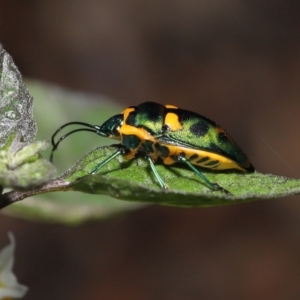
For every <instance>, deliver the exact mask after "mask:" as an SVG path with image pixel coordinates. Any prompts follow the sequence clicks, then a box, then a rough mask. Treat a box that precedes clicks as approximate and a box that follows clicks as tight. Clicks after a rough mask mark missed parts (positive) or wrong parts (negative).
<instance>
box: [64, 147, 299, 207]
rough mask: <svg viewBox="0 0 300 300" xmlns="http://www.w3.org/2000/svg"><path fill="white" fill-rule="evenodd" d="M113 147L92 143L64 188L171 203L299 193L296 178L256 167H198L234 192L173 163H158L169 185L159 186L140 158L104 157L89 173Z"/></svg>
mask: <svg viewBox="0 0 300 300" xmlns="http://www.w3.org/2000/svg"><path fill="white" fill-rule="evenodd" d="M114 151H115V148H114V147H103V148H98V149H95V150H94V151H92V152H90V153H89V154H87V155H86V156H85V157H84V158H83V159H82V160H80V161H79V162H78V163H77V164H76V166H75V167H74V168H71V169H70V170H69V171H68V172H66V173H65V174H64V175H62V176H61V177H60V178H61V179H64V180H65V181H67V182H71V183H70V186H69V187H68V188H70V187H71V188H72V190H75V191H81V192H85V193H93V194H106V195H109V196H112V197H115V198H117V199H122V200H129V201H138V202H146V203H158V204H164V205H175V206H185V207H186V206H190V207H194V206H214V205H225V204H230V203H238V202H249V201H254V200H259V199H271V198H275V197H283V196H288V195H293V194H300V180H299V179H288V178H285V177H282V176H274V175H265V174H260V173H258V172H255V173H237V172H213V171H205V170H204V169H202V170H201V171H202V172H203V174H204V175H205V176H206V177H207V178H208V179H209V180H210V181H212V182H217V183H218V184H219V185H221V186H222V187H224V188H225V189H227V190H229V191H230V192H231V193H232V195H225V194H224V193H222V192H217V191H212V190H211V189H210V188H209V187H207V186H206V185H205V184H204V183H203V181H202V180H201V179H200V178H199V177H198V176H197V175H196V174H195V173H194V172H192V171H191V170H190V169H188V168H186V167H184V166H182V165H180V164H176V165H173V166H165V165H163V164H158V165H157V170H158V172H159V173H160V175H161V177H162V178H163V179H164V180H165V181H166V183H167V184H168V185H169V190H167V191H165V190H162V189H160V187H159V186H158V183H157V182H156V180H155V178H154V176H153V174H152V172H151V170H150V168H149V166H148V164H147V162H146V161H145V160H144V159H143V158H137V159H136V160H133V161H127V162H126V161H123V159H122V158H121V157H119V158H118V159H115V160H113V161H111V162H110V163H108V164H107V165H106V166H104V167H103V168H102V169H101V172H99V174H95V175H88V174H89V171H90V170H92V169H93V168H94V167H95V166H96V165H97V164H98V163H99V162H101V161H103V159H104V158H106V157H108V156H109V155H111V154H112V153H113V152H114Z"/></svg>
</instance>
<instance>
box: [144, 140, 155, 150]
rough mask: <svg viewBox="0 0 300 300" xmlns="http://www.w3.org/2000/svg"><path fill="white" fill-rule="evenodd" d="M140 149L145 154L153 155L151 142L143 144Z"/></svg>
mask: <svg viewBox="0 0 300 300" xmlns="http://www.w3.org/2000/svg"><path fill="white" fill-rule="evenodd" d="M142 148H143V150H144V151H145V152H146V153H153V152H154V149H153V142H151V141H145V142H143V144H142Z"/></svg>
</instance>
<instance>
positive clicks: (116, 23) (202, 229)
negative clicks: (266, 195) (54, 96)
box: [0, 0, 300, 300]
mask: <svg viewBox="0 0 300 300" xmlns="http://www.w3.org/2000/svg"><path fill="white" fill-rule="evenodd" d="M299 34H300V4H299V1H292V0H288V1H283V0H282V1H280V0H275V1H266V0H262V1H251V0H248V1H246V0H245V1H238V0H228V1H220V0H213V1H212V0H210V1H209V0H203V1H199V0H197V1H196V0H172V1H170V0H160V1H159V0H152V1H142V0H127V1H122V0H109V1H108V0H107V1H95V0H86V1H71V0H69V1H66V0H65V1H59V0H52V1H39V0H35V1H34V0H26V1H24V0H15V1H14V0H1V2H0V42H1V43H2V45H3V46H4V48H5V49H6V50H7V51H8V52H9V53H10V54H11V55H12V56H13V57H14V60H15V62H16V64H17V65H18V66H19V68H20V70H21V72H22V74H23V75H25V76H30V77H34V78H38V79H43V80H47V81H51V82H55V83H57V84H60V85H63V86H66V87H69V88H72V89H78V90H86V91H89V92H97V93H102V94H104V95H107V96H110V97H111V98H112V99H116V100H117V101H119V102H122V103H123V104H124V105H128V104H138V103H140V102H143V101H149V100H150V101H156V102H161V103H165V104H166V103H172V104H175V105H178V106H183V107H185V108H188V109H192V110H195V111H197V112H199V113H201V114H203V115H206V116H208V117H210V118H212V119H213V120H216V121H218V122H219V123H220V124H222V125H223V126H224V127H225V128H226V129H227V130H228V131H229V132H230V133H231V135H232V136H234V138H235V140H237V141H238V143H239V144H240V145H241V147H242V148H243V149H244V150H245V151H246V152H247V154H248V156H249V157H250V159H251V161H252V162H253V164H254V165H255V167H256V168H257V169H258V170H259V171H261V172H265V173H273V174H281V175H285V176H289V177H298V178H299V176H300V172H299V169H300V161H299V151H300V142H299V141H300V138H299V107H300V106H299V98H300V38H299ZM272 149H273V150H272ZM83 199H84V195H83ZM0 222H1V226H0V231H1V233H0V237H1V238H0V240H1V245H5V244H6V243H7V237H6V232H7V231H8V230H12V231H13V232H14V234H15V235H16V238H17V254H16V265H15V271H16V273H17V275H18V278H19V280H20V282H21V283H24V284H27V285H28V286H29V287H30V292H29V293H28V295H27V296H26V297H25V298H24V299H32V300H36V299H39V300H40V299H43V300H48V299H49V300H53V299H64V300H68V299H73V300H75V299H102V300H112V299H117V300H118V299H122V300H127V299H128V300H135V299H139V300H144V299H145V300H148V299H149V300H150V299H159V300H160V299H175V300H177V299H178V300H185V299H189V300H190V299H299V298H300V284H299V282H300V204H299V197H293V198H288V199H280V200H274V201H270V202H257V203H251V204H244V205H235V206H229V207H221V208H206V209H176V208H171V207H159V206H151V207H148V208H146V209H144V210H140V211H136V212H132V213H129V214H127V215H125V216H121V217H120V216H119V217H117V218H114V219H111V220H109V221H106V222H99V223H93V224H86V225H84V226H81V227H78V228H66V227H63V226H58V225H55V226H54V225H45V224H36V223H30V222H26V221H20V220H16V219H12V218H9V217H6V216H3V215H1V219H0Z"/></svg>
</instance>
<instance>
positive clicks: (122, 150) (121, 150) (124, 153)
mask: <svg viewBox="0 0 300 300" xmlns="http://www.w3.org/2000/svg"><path fill="white" fill-rule="evenodd" d="M118 146H119V149H118V150H117V151H116V152H114V153H113V154H112V155H111V156H109V157H107V158H106V159H105V160H103V161H102V162H101V163H100V164H98V165H97V166H96V167H95V168H94V169H92V170H91V171H90V174H96V173H97V172H98V171H99V170H100V169H101V168H102V167H104V166H105V165H106V164H107V163H109V162H110V161H111V160H112V159H114V158H116V157H117V156H119V155H122V156H124V157H125V158H126V159H130V158H131V157H130V150H128V149H127V148H126V147H124V146H123V145H118Z"/></svg>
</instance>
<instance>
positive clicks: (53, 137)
mask: <svg viewBox="0 0 300 300" xmlns="http://www.w3.org/2000/svg"><path fill="white" fill-rule="evenodd" d="M69 125H82V126H86V127H89V128H78V129H75V130H72V131H70V132H68V133H66V134H65V135H63V136H62V137H60V138H59V139H58V140H57V141H56V142H55V140H54V139H55V137H56V135H57V134H58V133H59V132H60V131H61V130H62V129H64V128H65V127H67V126H69ZM97 130H99V127H98V126H96V125H91V124H89V123H84V122H69V123H66V124H64V125H62V126H61V127H59V128H58V129H57V130H56V131H55V132H54V134H53V135H52V138H51V143H52V150H51V154H50V161H51V162H53V154H54V151H55V150H56V149H57V147H58V145H59V144H60V143H61V142H62V141H63V140H64V139H65V138H66V137H67V136H69V135H71V134H73V133H75V132H78V131H90V132H94V133H96V132H97Z"/></svg>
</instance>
